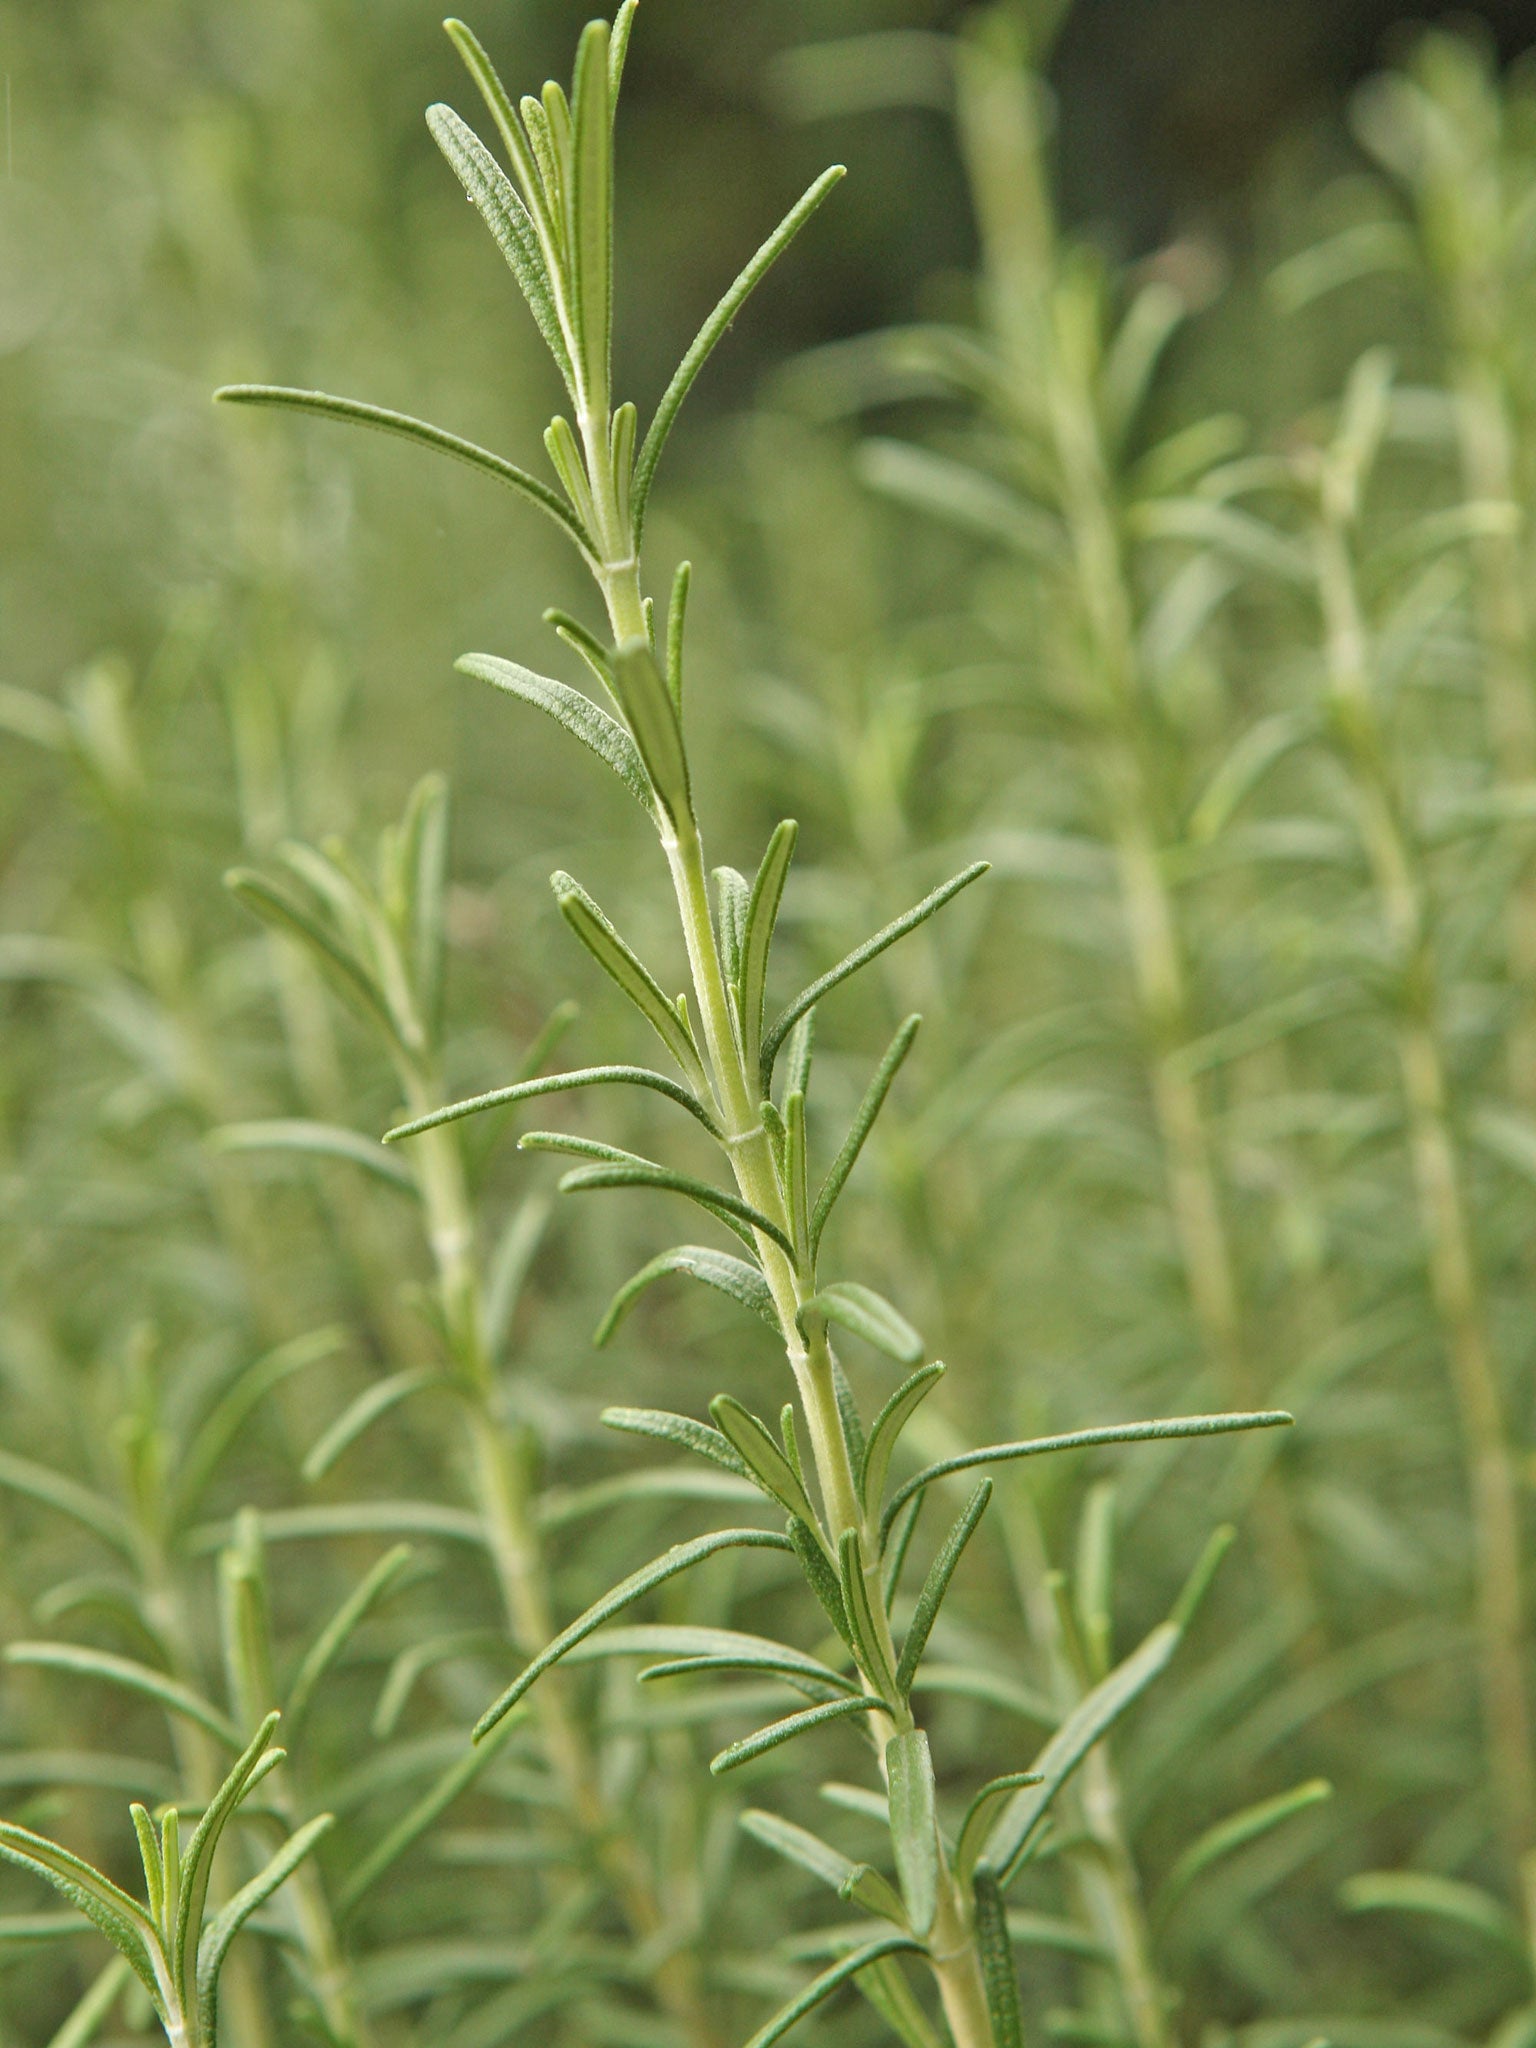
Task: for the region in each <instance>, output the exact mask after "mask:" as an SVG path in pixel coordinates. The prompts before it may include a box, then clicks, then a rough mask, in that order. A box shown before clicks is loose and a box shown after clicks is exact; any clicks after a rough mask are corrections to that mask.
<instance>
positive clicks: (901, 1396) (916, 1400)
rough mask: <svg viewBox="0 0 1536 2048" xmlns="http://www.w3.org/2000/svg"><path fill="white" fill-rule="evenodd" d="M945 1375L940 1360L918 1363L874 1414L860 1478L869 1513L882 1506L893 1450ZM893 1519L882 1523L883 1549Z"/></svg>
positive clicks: (912, 1492)
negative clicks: (882, 1496)
mask: <svg viewBox="0 0 1536 2048" xmlns="http://www.w3.org/2000/svg"><path fill="white" fill-rule="evenodd" d="M943 1377H944V1367H943V1366H942V1365H941V1364H940V1363H939V1361H938V1360H937V1359H935V1360H934V1361H933V1363H932V1364H931V1365H922V1366H919V1367H918V1369H917V1371H916V1372H915V1373H913V1374H912V1375H911V1377H910V1378H908V1379H904V1380H903V1381H902V1383H901V1385H900V1386H899V1387H898V1388H897V1389H896V1391H895V1393H894V1394H892V1395H891V1397H890V1399H889V1400H888V1401H887V1402H886V1404H885V1406H884V1407H883V1408H882V1409H881V1410H880V1412H879V1414H878V1415H877V1416H876V1417H875V1419H874V1422H873V1423H872V1425H871V1426H870V1432H869V1449H868V1450H867V1451H866V1452H865V1454H864V1471H863V1475H862V1479H861V1491H862V1493H863V1497H864V1511H865V1513H866V1514H873V1513H874V1511H875V1509H876V1508H877V1507H878V1506H879V1503H880V1496H881V1495H882V1493H884V1491H885V1476H886V1474H887V1472H888V1471H889V1470H890V1467H891V1453H892V1452H893V1451H894V1450H895V1448H896V1445H897V1443H898V1441H899V1440H900V1437H901V1432H902V1431H903V1430H904V1429H905V1428H906V1426H907V1424H908V1423H909V1422H910V1421H911V1419H912V1417H913V1416H914V1415H915V1414H916V1413H917V1410H918V1409H919V1408H920V1407H921V1406H922V1404H923V1402H924V1401H926V1400H927V1398H928V1396H929V1395H930V1394H931V1393H932V1392H933V1390H934V1388H935V1387H936V1386H937V1385H938V1383H939V1381H940V1380H941V1379H943ZM909 1491H910V1493H911V1494H913V1495H915V1494H916V1493H917V1492H918V1491H920V1489H918V1488H915V1487H914V1488H911V1489H910V1490H909ZM891 1520H894V1517H891V1518H889V1519H887V1520H886V1521H884V1522H882V1524H881V1529H880V1545H881V1548H882V1550H883V1549H884V1548H885V1544H886V1541H887V1538H888V1537H889V1534H890V1522H891Z"/></svg>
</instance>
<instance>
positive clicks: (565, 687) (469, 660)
mask: <svg viewBox="0 0 1536 2048" xmlns="http://www.w3.org/2000/svg"><path fill="white" fill-rule="evenodd" d="M453 665H454V667H455V668H456V669H457V670H458V671H459V673H460V674H461V675H466V676H474V677H475V678H476V680H477V681H479V682H482V683H489V684H491V686H492V687H493V688H494V689H497V690H505V691H506V692H507V694H508V696H510V697H520V698H521V699H522V701H523V702H524V703H525V704H531V705H533V707H534V708H535V710H538V711H542V712H543V713H544V714H545V716H546V717H549V718H552V719H553V720H554V721H555V723H556V725H563V726H564V727H565V729H566V731H567V732H568V733H571V734H573V735H574V736H575V738H577V739H579V740H580V741H581V743H582V745H583V746H584V747H586V748H588V749H589V750H590V751H591V752H592V753H594V754H595V755H596V756H597V758H598V760H599V761H601V762H602V763H603V765H604V767H605V768H611V769H612V770H613V772H614V774H615V775H617V776H618V778H619V780H620V782H622V783H623V785H624V787H625V788H626V789H627V790H628V791H629V793H630V795H631V796H632V797H633V798H634V800H635V802H636V803H637V804H639V806H640V808H641V809H642V810H643V811H644V812H645V814H646V816H647V817H648V818H654V817H655V815H656V805H655V800H654V796H653V792H652V789H651V778H650V776H649V775H647V773H646V772H645V763H644V762H643V761H642V760H641V758H640V749H639V748H638V747H637V746H636V745H635V743H634V741H633V739H631V737H630V736H629V734H628V733H627V732H626V731H625V730H624V728H623V726H622V725H620V723H619V721H618V720H617V719H616V718H612V717H610V716H609V714H608V713H607V712H606V711H605V710H604V709H603V708H602V706H601V705H600V704H594V703H593V701H592V699H591V698H590V697H587V696H584V695H583V694H582V692H581V691H580V690H573V689H572V688H571V686H570V684H569V683H562V682H557V681H556V679H555V678H554V677H553V676H541V675H539V674H537V673H536V672H535V671H534V670H533V669H531V668H524V667H523V665H522V663H521V662H516V661H506V660H504V659H503V658H502V657H501V656H500V655H497V654H461V655H460V656H459V658H458V660H457V661H456V662H455V663H454V664H453Z"/></svg>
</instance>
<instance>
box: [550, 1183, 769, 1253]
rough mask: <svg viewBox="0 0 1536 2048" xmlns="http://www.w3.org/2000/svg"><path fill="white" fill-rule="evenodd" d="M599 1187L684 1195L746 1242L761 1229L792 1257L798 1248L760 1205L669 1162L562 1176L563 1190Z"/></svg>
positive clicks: (583, 1190)
mask: <svg viewBox="0 0 1536 2048" xmlns="http://www.w3.org/2000/svg"><path fill="white" fill-rule="evenodd" d="M599 1188H656V1189H657V1190H659V1191H660V1192H661V1193H662V1194H669V1195H682V1196H684V1197H686V1199H687V1200H688V1201H690V1202H696V1203H697V1204H698V1206H699V1207H700V1208H701V1209H705V1210H707V1211H708V1212H709V1214H710V1215H712V1216H715V1217H718V1218H719V1220H720V1221H721V1222H722V1223H724V1224H727V1225H728V1226H729V1227H730V1228H731V1229H733V1230H734V1231H735V1232H736V1234H737V1235H738V1236H739V1237H740V1238H741V1239H742V1241H743V1242H744V1243H746V1244H749V1245H750V1244H751V1242H752V1232H753V1231H761V1232H762V1234H763V1236H764V1237H770V1238H772V1239H773V1241H774V1243H775V1244H776V1245H778V1246H779V1247H780V1248H781V1249H782V1250H783V1251H784V1252H785V1253H786V1254H787V1255H788V1256H789V1257H790V1258H793V1257H794V1255H795V1248H794V1246H793V1245H792V1244H791V1243H790V1241H789V1239H788V1238H787V1237H786V1236H785V1235H784V1233H783V1231H782V1230H780V1228H779V1226H778V1225H777V1224H776V1223H775V1222H773V1220H772V1219H771V1218H770V1217H767V1216H765V1215H764V1214H763V1212H762V1211H761V1210H760V1209H754V1208H753V1207H752V1205H751V1203H750V1202H744V1201H743V1200H742V1199H741V1197H740V1196H739V1195H734V1194H732V1193H731V1192H730V1191H729V1189H727V1188H717V1187H716V1186H715V1185H714V1184H713V1183H712V1182H711V1181H706V1180H696V1179H695V1178H694V1177H693V1175H692V1174H688V1173H675V1172H674V1171H673V1170H672V1168H671V1167H669V1166H652V1165H650V1164H648V1163H647V1162H644V1161H640V1162H634V1163H632V1162H629V1161H620V1162H616V1163H614V1164H613V1165H611V1166H578V1167H575V1168H573V1169H572V1171H571V1172H570V1173H567V1174H565V1175H563V1176H562V1178H561V1181H560V1192H561V1193H562V1194H567V1195H574V1194H583V1193H586V1192H589V1191H591V1190H594V1189H599Z"/></svg>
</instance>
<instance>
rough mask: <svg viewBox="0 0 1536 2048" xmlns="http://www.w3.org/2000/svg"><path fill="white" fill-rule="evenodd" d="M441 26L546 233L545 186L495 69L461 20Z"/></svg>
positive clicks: (525, 200)
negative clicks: (458, 56)
mask: <svg viewBox="0 0 1536 2048" xmlns="http://www.w3.org/2000/svg"><path fill="white" fill-rule="evenodd" d="M443 27H444V29H445V30H446V32H447V35H448V39H449V41H450V42H451V43H452V44H453V46H454V48H455V49H456V50H457V51H458V53H459V55H460V57H461V58H462V59H463V62H464V68H465V70H466V71H467V72H468V73H469V75H470V77H471V78H472V79H473V80H474V82H475V86H476V88H477V90H478V91H479V94H480V97H481V99H483V100H484V101H485V105H486V110H487V112H488V113H489V114H490V116H491V119H492V120H493V121H494V122H495V123H496V128H497V132H498V133H499V135H500V136H501V140H502V145H503V147H504V148H505V150H506V152H507V161H508V162H509V163H510V164H511V166H512V168H513V170H514V171H515V172H516V174H517V182H518V184H519V185H520V186H521V188H522V197H523V200H524V202H525V204H526V205H527V207H528V209H529V212H530V213H531V214H532V216H533V217H534V219H535V220H537V221H538V222H539V224H540V226H541V228H542V229H543V230H544V231H545V233H546V234H547V232H548V228H549V214H548V208H547V206H546V203H545V199H544V187H543V184H542V182H541V180H540V177H539V168H538V165H537V163H536V162H535V160H534V156H533V152H532V150H531V149H530V148H529V146H528V138H527V136H526V135H525V134H524V132H523V128H522V124H521V123H520V122H519V120H518V118H517V110H516V108H515V107H514V106H513V105H512V101H511V98H510V96H509V95H508V92H507V89H506V87H505V86H504V85H503V84H502V82H501V80H500V78H499V77H498V76H497V74H496V67H495V66H494V65H493V64H492V62H491V60H490V58H489V57H488V56H487V55H486V54H485V51H484V50H483V49H482V48H481V46H480V43H479V42H478V41H477V39H476V37H475V35H474V34H473V32H472V31H471V30H470V29H468V28H466V27H465V25H464V23H463V22H462V21H452V20H450V21H445V22H444V23H443Z"/></svg>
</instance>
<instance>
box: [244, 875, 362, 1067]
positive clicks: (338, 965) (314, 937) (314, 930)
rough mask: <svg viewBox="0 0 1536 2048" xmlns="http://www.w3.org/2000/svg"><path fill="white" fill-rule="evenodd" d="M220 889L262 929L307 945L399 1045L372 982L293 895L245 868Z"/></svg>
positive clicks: (350, 953)
mask: <svg viewBox="0 0 1536 2048" xmlns="http://www.w3.org/2000/svg"><path fill="white" fill-rule="evenodd" d="M224 886H225V888H226V889H228V890H229V891H230V892H231V893H232V894H233V895H236V896H238V897H239V899H240V901H241V902H242V903H243V904H244V905H245V907H246V909H247V910H249V911H252V912H254V914H255V915H256V916H257V917H259V918H260V919H261V920H262V922H263V923H264V924H269V925H274V926H275V927H276V928H277V929H278V930H279V931H282V932H286V933H287V934H288V935H289V936H290V937H291V938H295V939H298V940H299V941H300V943H301V944H303V945H305V946H307V947H308V948H309V950H310V952H311V953H312V954H314V956H315V957H316V959H317V960H318V961H319V963H320V965H321V966H322V967H324V968H326V969H328V970H329V972H330V974H331V976H332V978H333V980H334V981H335V983H336V985H337V986H338V987H339V988H340V989H341V991H342V993H343V994H344V995H345V996H347V997H348V998H349V999H350V1000H351V1002H352V1003H353V1004H354V1006H355V1007H356V1008H357V1009H358V1010H360V1011H361V1012H362V1014H363V1015H364V1016H365V1017H367V1018H368V1019H369V1021H370V1022H372V1023H374V1024H376V1025H378V1026H380V1027H381V1028H382V1030H383V1031H384V1033H385V1035H386V1036H387V1037H388V1038H389V1040H390V1041H391V1043H392V1044H395V1045H399V1044H400V1043H401V1038H400V1030H399V1026H398V1024H397V1023H396V1020H395V1018H394V1016H393V1015H392V1013H391V1011H390V1007H389V1004H388V1003H387V1002H386V1001H385V999H384V995H383V992H382V990H381V989H380V987H379V985H378V982H377V981H376V980H375V979H374V977H373V975H372V974H371V973H370V972H369V970H368V968H367V967H366V966H365V965H364V964H363V962H362V961H361V960H359V959H358V957H357V955H356V954H355V953H354V952H353V951H352V949H351V948H350V947H349V946H347V945H344V944H343V943H342V941H341V940H340V939H338V938H337V937H336V935H335V934H334V933H333V932H330V931H328V930H327V929H326V927H325V926H324V925H323V924H322V923H321V922H320V920H319V919H318V918H317V917H316V916H315V915H314V914H313V912H311V911H310V910H309V909H308V908H307V906H306V905H304V904H303V903H301V902H300V901H299V900H298V898H297V897H296V896H294V895H292V894H291V893H290V892H289V891H288V890H287V889H280V888H278V887H277V885H276V884H275V883H273V882H270V881H268V879H267V878H266V876H265V875H259V874H257V873H256V872H255V871H254V869H251V868H231V869H230V871H229V873H228V874H226V875H225V877H224Z"/></svg>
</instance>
